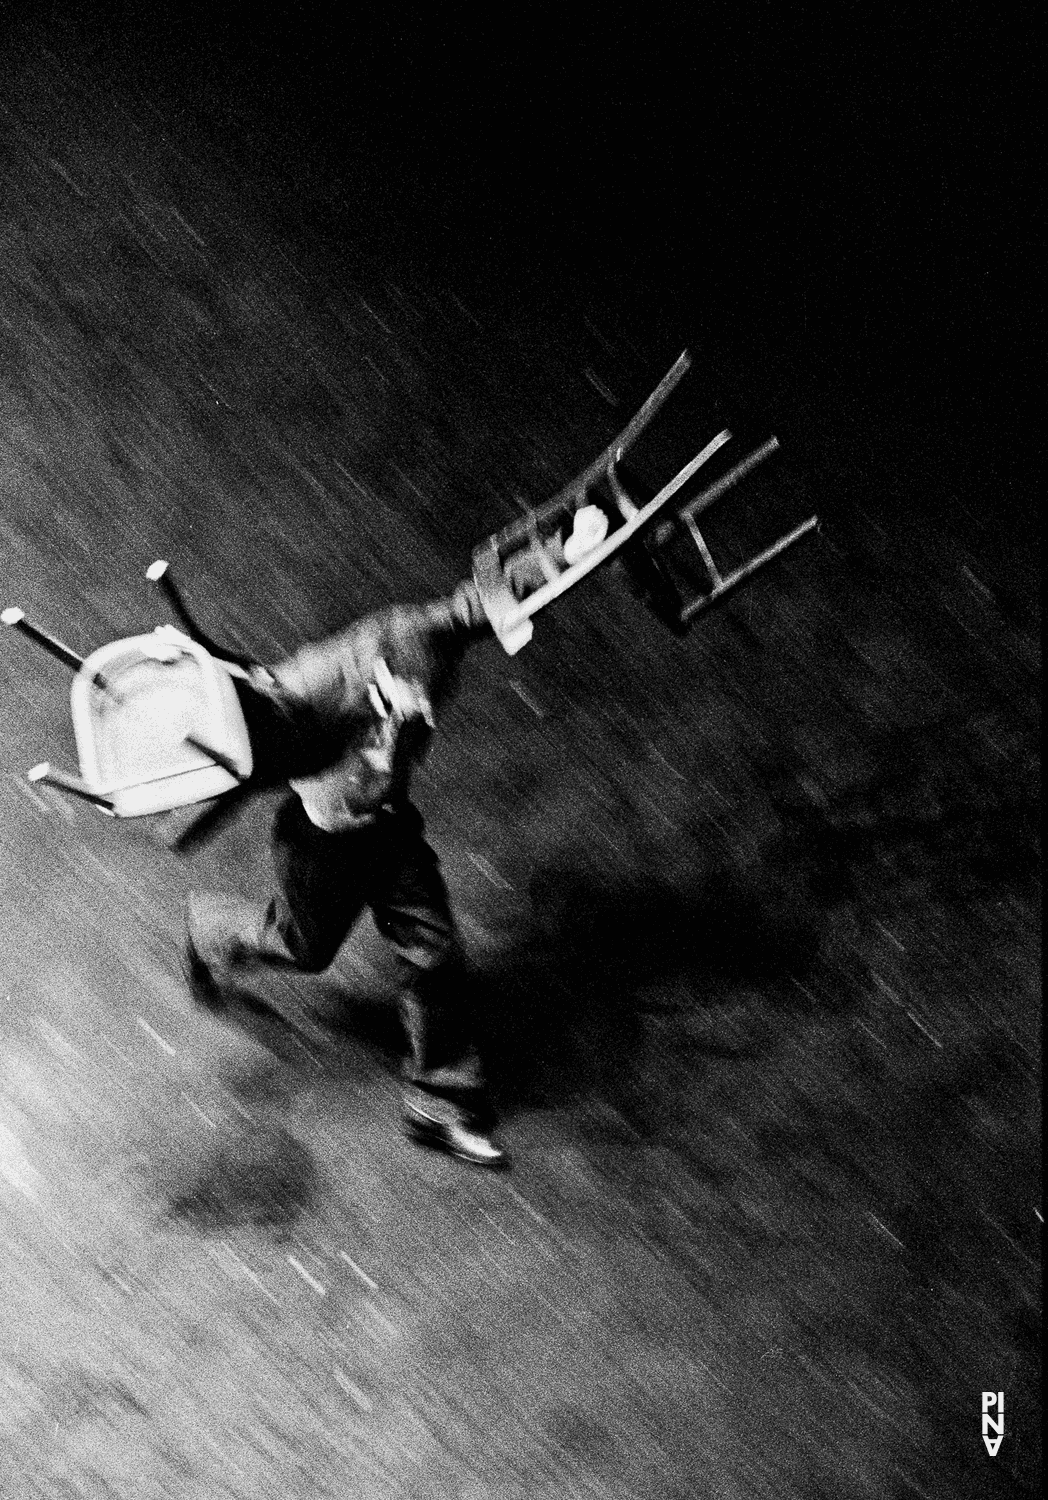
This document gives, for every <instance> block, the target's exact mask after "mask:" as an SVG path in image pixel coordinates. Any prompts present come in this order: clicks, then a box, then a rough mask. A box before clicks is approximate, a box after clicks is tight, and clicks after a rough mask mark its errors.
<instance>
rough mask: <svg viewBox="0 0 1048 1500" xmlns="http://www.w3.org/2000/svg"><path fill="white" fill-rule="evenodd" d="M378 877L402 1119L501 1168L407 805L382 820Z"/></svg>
mask: <svg viewBox="0 0 1048 1500" xmlns="http://www.w3.org/2000/svg"><path fill="white" fill-rule="evenodd" d="M382 826H383V832H384V835H385V843H384V847H383V859H382V864H381V874H380V877H379V880H378V883H377V885H376V887H375V888H374V889H373V890H372V891H371V893H370V895H369V903H370V905H371V909H372V911H373V913H374V916H375V924H376V926H377V927H378V930H379V931H380V932H381V933H382V935H383V936H384V937H385V938H386V939H387V940H388V942H389V943H390V944H391V946H392V948H393V952H394V956H395V961H396V965H397V970H398V978H399V985H400V996H399V1000H400V1013H401V1018H402V1020H403V1023H404V1030H405V1032H406V1034H407V1040H408V1046H409V1049H410V1050H409V1055H408V1058H407V1059H406V1062H405V1068H404V1075H405V1092H404V1112H405V1118H406V1120H407V1122H408V1124H409V1126H411V1127H412V1129H413V1132H414V1133H415V1134H417V1135H418V1136H419V1137H420V1138H422V1139H428V1140H430V1141H431V1142H432V1143H433V1144H436V1145H442V1146H444V1147H446V1148H448V1149H451V1150H454V1151H456V1152H457V1153H458V1154H459V1155H461V1156H465V1157H466V1158H467V1159H469V1160H471V1161H475V1162H480V1163H483V1164H484V1165H489V1166H495V1165H502V1163H503V1160H504V1158H503V1154H502V1152H501V1151H500V1150H499V1149H498V1147H496V1146H494V1144H493V1143H492V1142H491V1141H490V1140H489V1138H488V1135H489V1131H490V1127H491V1124H492V1114H491V1108H490V1103H489V1100H488V1097H487V1093H486V1090H485V1086H484V1076H483V1068H482V1065H481V1060H480V1055H479V1053H478V1051H477V1047H476V1043H475V1040H474V1036H473V1026H472V1021H471V1017H470V1014H469V1008H468V1003H467V995H466V986H465V983H464V980H465V964H464V960H463V955H462V951H461V947H460V944H459V940H458V934H457V932H456V930H455V923H454V919H453V917H452V914H451V908H450V905H449V902H448V893H447V888H446V886H445V884H444V879H443V876H442V875H441V873H440V864H439V861H438V859H437V856H436V854H435V853H434V851H433V850H432V849H431V848H430V846H429V845H428V844H427V843H426V840H425V838H424V832H423V823H422V818H421V816H420V815H419V813H418V812H417V810H416V809H415V808H414V807H411V806H407V807H405V808H403V809H401V810H399V811H398V812H397V813H395V814H392V815H389V816H388V817H387V818H386V819H385V820H384V822H383V825H382Z"/></svg>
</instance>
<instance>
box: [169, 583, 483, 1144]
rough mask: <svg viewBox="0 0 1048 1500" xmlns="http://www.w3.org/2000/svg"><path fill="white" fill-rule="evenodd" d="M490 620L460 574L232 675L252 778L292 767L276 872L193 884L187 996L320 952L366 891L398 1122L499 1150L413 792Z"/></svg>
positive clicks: (329, 954) (305, 966) (223, 991)
mask: <svg viewBox="0 0 1048 1500" xmlns="http://www.w3.org/2000/svg"><path fill="white" fill-rule="evenodd" d="M490 634H491V628H490V626H489V625H488V623H487V620H486V618H485V616H484V612H483V610H482V609H481V606H480V601H479V598H478V596H477V593H476V590H475V589H474V587H473V585H472V584H471V583H466V584H462V585H460V587H459V588H458V589H457V590H456V591H455V593H454V594H453V595H452V596H451V597H450V598H448V599H444V600H439V601H436V602H434V603H431V604H428V605H421V606H393V607H391V608H388V609H385V610H381V611H378V612H377V613H375V614H372V615H368V616H366V617H365V618H363V619H361V620H359V621H357V622H356V623H355V624H353V625H351V626H350V627H349V628H348V629H346V630H344V631H342V632H340V633H338V634H336V635H334V636H331V637H329V638H328V639H326V640H324V641H321V642H319V643H317V644H313V645H307V646H304V647H303V648H302V649H301V650H299V651H297V652H296V653H295V654H294V655H293V656H291V657H289V658H288V659H287V660H286V661H283V662H281V663H280V664H279V665H278V666H275V667H273V668H271V669H264V670H263V669H256V670H254V671H252V672H250V673H249V674H248V677H247V678H246V679H244V680H242V681H240V682H238V684H237V692H238V696H239V698H240V702H241V706H242V708H243V710H244V716H245V719H246V721H247V725H248V731H249V734H250V737H251V742H252V747H253V749H254V751H255V774H254V775H253V776H252V781H253V782H254V783H256V784H258V785H265V784H275V783H278V782H282V781H286V782H288V783H289V784H290V788H289V792H288V795H287V796H286V797H285V799H284V800H283V802H282V803H281V804H280V806H279V808H278V810H277V813H276V817H275V820H274V824H273V830H272V836H271V852H272V859H273V868H274V877H275V880H274V888H273V893H272V895H271V897H270V899H269V900H268V902H265V903H259V904H257V905H254V904H251V903H248V902H246V901H242V900H235V899H232V898H229V897H223V896H218V895H205V894H198V895H194V896H193V897H192V898H191V900H190V910H189V924H188V925H189V933H188V939H187V946H186V955H185V971H186V977H187V981H188V983H189V985H190V989H191V991H192V993H193V995H194V997H195V998H196V999H197V1000H198V1001H200V1002H201V1003H203V1004H205V1005H208V1006H210V1007H216V1008H219V1007H221V1006H222V1005H223V1004H224V1002H225V997H226V995H227V994H228V992H229V991H230V990H237V989H242V988H244V987H246V986H249V985H250V980H251V977H252V975H257V974H259V973H261V972H263V971H265V970H267V969H269V970H274V969H275V970H288V969H291V970H298V971H301V972H305V973H318V972H320V971H321V970H323V969H325V968H327V966H328V965H329V964H330V963H331V962H332V961H333V960H334V958H335V956H336V954H337V953H338V951H339V949H340V947H341V946H342V944H343V942H344V941H345V939H346V938H347V936H348V935H349V933H350V931H351V930H352V928H353V926H354V925H355V923H356V921H357V919H358V917H359V916H360V914H361V912H362V911H363V909H364V908H365V907H367V908H369V909H370V910H371V912H372V914H373V916H374V919H375V924H376V926H377V928H378V930H379V932H381V933H382V935H383V937H385V938H386V940H387V941H388V942H389V943H390V944H391V946H392V949H393V953H394V957H395V962H396V967H397V972H398V979H399V989H400V996H399V1000H400V1012H401V1016H402V1019H403V1023H404V1029H405V1032H406V1035H407V1040H408V1046H409V1055H408V1058H407V1060H406V1063H405V1087H404V1096H403V1114H404V1122H405V1126H406V1129H407V1131H408V1133H409V1135H411V1136H412V1137H413V1138H414V1139H416V1140H418V1141H419V1142H421V1143H423V1144H427V1145H432V1146H435V1147H437V1148H439V1149H442V1150H446V1151H449V1152H451V1153H453V1154H454V1155H456V1156H458V1157H461V1158H462V1159H464V1160H465V1161H468V1162H471V1163H473V1164H474V1165H477V1166H485V1167H501V1166H504V1165H505V1156H504V1153H503V1152H502V1150H501V1149H500V1148H499V1147H498V1146H497V1145H496V1144H495V1142H494V1141H493V1140H492V1137H491V1126H492V1115H491V1110H490V1107H489V1104H488V1100H487V1095H486V1092H485V1087H484V1079H483V1072H482V1067H481V1062H480V1058H479V1055H478V1053H477V1049H476V1045H475V1042H474V1039H473V1035H472V1027H471V1024H470V1018H469V1016H468V1015H467V1013H466V999H465V988H464V985H463V983H462V979H463V960H462V954H461V950H460V946H459V941H458V937H457V934H456V930H455V924H454V919H453V917H452V914H451V910H450V907H449V903H448V895H447V890H446V887H445V884H444V880H443V878H442V876H441V873H440V867H439V863H438V860H437V856H436V854H435V853H434V851H433V850H432V849H431V848H430V846H429V844H428V843H427V842H426V839H425V836H424V829H423V823H422V818H421V816H420V814H419V813H418V811H417V809H416V808H415V807H414V806H413V804H412V803H411V801H410V782H411V776H412V773H413V771H414V769H415V767H416V766H417V765H418V764H419V762H420V761H421V759H422V758H423V756H424V755H425V753H426V749H427V747H428V743H429V740H430V737H431V735H432V732H433V729H434V727H435V723H436V715H437V713H438V712H439V710H440V709H441V708H442V707H443V706H444V704H445V703H446V702H447V700H448V698H449V696H450V695H451V693H452V692H453V691H454V688H455V685H456V681H457V677H458V671H459V665H460V662H461V659H462V656H463V654H464V652H465V651H466V649H467V648H468V647H469V645H470V644H471V643H472V642H474V641H476V640H478V639H481V638H484V637H487V636H490Z"/></svg>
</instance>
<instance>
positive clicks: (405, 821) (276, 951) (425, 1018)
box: [189, 794, 482, 1097]
mask: <svg viewBox="0 0 1048 1500" xmlns="http://www.w3.org/2000/svg"><path fill="white" fill-rule="evenodd" d="M272 858H273V869H274V876H275V882H274V894H273V896H272V899H271V900H270V901H269V903H268V905H266V906H264V907H261V906H252V905H250V904H249V903H247V902H240V901H235V900H231V899H228V898H213V897H196V898H194V901H193V903H192V904H191V908H190V923H189V926H190V937H191V939H192V941H193V945H194V947H195V948H196V950H197V952H198V953H199V955H200V957H201V958H202V959H203V960H204V962H205V963H206V964H208V966H209V967H210V968H211V970H212V972H213V973H214V975H215V977H216V979H218V980H220V981H221V980H223V979H225V980H230V979H234V978H235V977H236V976H237V975H238V974H239V975H246V974H249V973H250V972H251V971H252V970H258V969H262V968H278V969H279V968H284V969H295V970H300V971H304V972H306V973H319V972H320V971H321V970H322V969H326V968H327V967H328V965H329V964H330V963H331V962H332V960H333V959H334V958H335V955H336V954H337V953H338V951H339V949H340V948H341V946H342V944H343V943H344V942H345V940H346V938H347V937H348V935H349V933H350V931H351V930H352V928H353V926H354V924H355V923H356V921H357V919H358V918H359V917H360V915H361V913H362V911H363V910H364V908H365V907H367V908H368V909H369V910H370V911H371V912H372V914H373V916H374V919H375V925H376V926H377V928H378V930H379V932H381V933H382V935H383V937H385V938H386V939H387V941H388V942H389V943H390V945H391V946H392V949H393V953H394V958H395V962H396V966H397V974H398V983H399V1000H400V1012H401V1017H402V1019H403V1022H404V1029H405V1031H406V1033H407V1040H408V1044H409V1049H410V1054H409V1057H408V1059H407V1061H406V1064H405V1074H406V1076H407V1078H408V1080H409V1081H410V1082H411V1083H412V1084H415V1085H417V1086H419V1087H421V1088H423V1089H425V1090H426V1091H427V1092H432V1093H437V1094H445V1095H447V1096H449V1097H454V1096H456V1095H457V1094H459V1093H468V1094H473V1093H479V1091H480V1089H481V1087H482V1076H481V1066H480V1060H479V1057H478V1054H477V1051H476V1048H475V1046H474V1044H473V1040H472V1028H471V1026H470V1024H469V1019H468V1016H467V1014H466V1009H465V993H464V986H463V984H462V978H463V973H462V955H461V950H460V946H459V941H458V936H457V933H456V930H455V923H454V919H453V917H452V915H451V909H450V906H449V903H448V894H447V888H446V887H445V885H444V879H443V876H442V875H441V873H440V865H439V862H438V860H437V856H436V854H435V853H434V852H433V850H432V849H431V848H430V846H429V844H427V842H426V839H425V836H424V826H423V822H422V817H421V815H420V813H419V812H418V810H417V809H416V808H415V807H413V806H412V805H411V804H410V803H404V804H402V805H401V806H399V807H398V808H396V809H395V810H385V809H384V810H383V811H381V812H380V813H379V814H378V816H377V818H376V821H375V822H374V823H373V824H369V825H368V826H366V827H363V828H358V829H353V830H350V831H347V832H343V833H325V832H323V831H322V830H321V829H319V828H316V827H315V826H314V825H313V824H312V823H311V822H310V821H309V819H308V818H307V817H306V814H305V811H304V809H303V807H302V804H301V802H300V801H299V799H298V797H297V796H295V795H293V794H291V795H289V796H288V797H287V798H286V799H285V800H284V801H283V802H282V803H281V804H280V807H279V808H278V809H277V814H276V818H275V820H274V824H273V833H272Z"/></svg>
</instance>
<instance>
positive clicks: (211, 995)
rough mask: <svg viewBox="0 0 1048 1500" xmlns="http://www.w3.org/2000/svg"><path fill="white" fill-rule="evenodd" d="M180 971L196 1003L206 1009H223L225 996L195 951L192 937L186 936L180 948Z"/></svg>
mask: <svg viewBox="0 0 1048 1500" xmlns="http://www.w3.org/2000/svg"><path fill="white" fill-rule="evenodd" d="M182 973H183V975H184V976H185V981H186V988H187V989H188V990H189V993H190V995H192V997H193V999H194V1000H195V1001H196V1003H197V1004H198V1005H202V1006H204V1008H205V1009H206V1010H224V1009H225V1007H226V997H225V995H224V994H223V993H222V987H221V985H220V984H219V982H218V980H217V979H216V978H215V976H214V974H212V972H211V970H210V969H209V968H208V966H207V964H206V963H205V962H204V960H203V959H202V958H201V957H200V954H199V953H198V952H197V951H196V948H195V947H194V946H193V940H192V938H186V946H185V948H184V949H183V950H182Z"/></svg>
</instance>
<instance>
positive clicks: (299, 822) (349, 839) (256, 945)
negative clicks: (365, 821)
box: [187, 795, 371, 1003]
mask: <svg viewBox="0 0 1048 1500" xmlns="http://www.w3.org/2000/svg"><path fill="white" fill-rule="evenodd" d="M369 834H370V830H368V831H366V832H359V833H353V834H328V833H323V832H322V831H321V830H320V829H318V828H314V826H313V824H312V823H310V821H309V819H308V818H307V817H306V815H305V812H304V810H303V808H302V804H301V802H300V801H299V799H298V798H297V797H295V796H293V795H292V796H289V797H288V798H286V799H285V801H284V802H282V803H281V805H280V807H279V808H278V810H277V814H276V818H275V819H274V823H273V832H272V837H271V853H272V860H273V872H274V877H275V879H274V894H273V896H272V897H271V899H270V900H269V902H268V903H265V904H263V903H258V902H251V901H246V900H243V899H240V898H237V897H230V896H219V895H211V894H199V895H194V896H193V897H191V898H190V905H189V942H188V954H187V960H188V963H187V968H188V971H189V975H190V980H191V983H192V985H193V988H194V992H195V993H196V994H197V995H198V996H199V998H201V999H203V1000H209V1001H210V1002H211V1003H217V1002H218V1001H219V1000H220V995H221V989H222V986H223V985H224V984H228V983H230V982H235V981H236V980H237V979H241V978H242V979H246V978H248V977H249V976H250V974H251V973H252V972H254V971H257V970H259V969H264V968H284V969H297V970H301V971H305V972H307V973H319V972H320V970H322V969H325V968H327V966H328V964H330V963H331V961H332V959H333V958H334V957H335V954H336V953H337V952H338V950H339V948H340V947H341V945H342V943H343V942H344V940H345V938H346V935H347V933H348V932H349V930H350V928H351V927H352V925H353V923H354V922H355V921H356V919H357V917H358V916H359V914H360V911H361V908H362V906H363V904H364V882H363V872H364V871H365V870H366V868H367V866H368V864H369V863H370V858H371V851H370V849H369V848H368V849H365V848H364V847H362V846H363V845H364V844H365V843H368V842H369ZM209 991H210V993H209Z"/></svg>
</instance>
